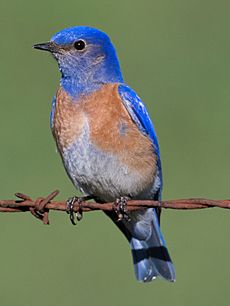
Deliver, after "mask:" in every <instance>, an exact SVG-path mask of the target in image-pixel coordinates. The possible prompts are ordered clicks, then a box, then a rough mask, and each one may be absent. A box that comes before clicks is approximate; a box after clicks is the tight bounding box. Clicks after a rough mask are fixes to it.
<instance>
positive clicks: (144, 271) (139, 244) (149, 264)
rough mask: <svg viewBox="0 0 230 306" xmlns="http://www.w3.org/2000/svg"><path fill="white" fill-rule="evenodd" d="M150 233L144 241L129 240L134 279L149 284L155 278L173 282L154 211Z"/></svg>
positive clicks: (170, 266)
mask: <svg viewBox="0 0 230 306" xmlns="http://www.w3.org/2000/svg"><path fill="white" fill-rule="evenodd" d="M151 231H152V232H151V235H149V236H148V238H147V239H146V240H139V239H137V238H131V239H130V245H131V249H132V255H133V262H134V269H135V274H136V278H137V280H139V281H142V282H150V281H151V280H153V279H155V278H156V277H161V278H164V279H166V280H168V281H171V282H174V281H175V270H174V267H173V264H172V261H171V259H170V256H169V253H168V250H167V248H166V245H165V241H164V238H163V236H162V234H161V230H160V226H159V222H158V218H157V214H156V211H155V209H153V219H152V225H151Z"/></svg>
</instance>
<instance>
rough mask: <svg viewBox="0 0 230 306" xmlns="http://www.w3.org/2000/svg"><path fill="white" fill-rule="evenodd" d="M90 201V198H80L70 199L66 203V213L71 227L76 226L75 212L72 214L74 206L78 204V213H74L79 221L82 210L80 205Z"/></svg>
mask: <svg viewBox="0 0 230 306" xmlns="http://www.w3.org/2000/svg"><path fill="white" fill-rule="evenodd" d="M90 199H92V197H90V196H82V197H76V196H74V197H71V198H69V199H68V200H67V201H66V212H67V214H69V219H70V221H71V223H72V224H73V225H76V222H75V212H74V209H73V208H74V204H75V203H77V204H78V211H77V212H76V217H77V221H81V219H82V218H83V210H82V207H81V204H82V202H83V201H87V200H90Z"/></svg>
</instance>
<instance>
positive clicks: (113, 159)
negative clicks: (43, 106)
mask: <svg viewBox="0 0 230 306" xmlns="http://www.w3.org/2000/svg"><path fill="white" fill-rule="evenodd" d="M34 48H36V49H41V50H45V51H49V52H51V53H52V55H53V56H54V58H55V59H56V60H57V62H58V66H59V70H60V72H61V82H60V87H59V89H58V90H57V93H56V96H55V97H54V98H53V103H52V111H51V120H50V121H51V129H52V132H53V135H54V138H55V140H56V144H57V147H58V150H59V152H60V154H61V157H62V160H63V163H64V166H65V169H66V171H67V173H68V175H69V177H70V179H71V180H72V182H73V184H74V185H75V186H76V187H77V188H79V189H80V190H81V191H82V192H84V193H85V194H86V195H89V196H91V197H92V198H94V199H96V200H97V201H99V202H106V201H115V200H116V199H118V198H121V197H127V198H129V199H139V200H140V199H154V200H159V199H160V198H161V192H162V173H161V161H160V152H159V146H158V141H157V137H156V134H155V130H154V127H153V124H152V122H151V120H150V118H149V115H148V112H147V110H146V108H145V105H144V104H143V102H142V101H141V99H140V98H139V97H138V96H137V94H136V93H135V92H134V91H133V90H132V89H131V88H130V87H129V86H127V85H126V84H125V83H124V81H123V77H122V73H121V70H120V66H119V62H118V58H117V55H116V52H115V49H114V47H113V45H112V43H111V41H110V39H109V37H108V36H107V35H106V34H105V33H103V32H101V31H99V30H97V29H95V28H91V27H84V26H78V27H71V28H67V29H64V30H62V31H60V32H58V33H57V34H55V35H54V36H53V37H52V38H51V40H50V41H49V42H47V43H42V44H36V45H34ZM107 214H108V215H109V217H110V218H111V219H112V220H113V221H114V222H115V223H116V224H117V225H118V227H119V228H120V230H121V231H122V232H123V233H124V235H125V236H126V238H127V239H128V241H129V243H130V246H131V249H132V255H133V262H134V268H135V274H136V277H137V279H138V280H139V281H143V282H149V281H151V280H153V279H155V278H156V277H158V276H159V277H162V278H164V279H166V280H168V281H175V271H174V267H173V264H172V261H171V259H170V256H169V253H168V251H167V248H166V245H165V241H164V238H163V236H162V234H161V230H160V225H159V221H160V220H159V219H160V211H157V210H156V209H152V208H150V209H146V210H140V211H135V212H132V213H130V218H131V220H129V221H128V220H127V219H126V218H124V219H122V220H121V221H119V222H118V221H117V216H116V214H115V212H111V213H107Z"/></svg>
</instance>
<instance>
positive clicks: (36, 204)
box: [0, 190, 230, 224]
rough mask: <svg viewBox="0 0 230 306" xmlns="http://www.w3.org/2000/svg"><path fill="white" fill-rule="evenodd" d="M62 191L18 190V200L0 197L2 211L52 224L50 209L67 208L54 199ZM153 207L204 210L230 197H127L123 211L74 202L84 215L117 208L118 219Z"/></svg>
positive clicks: (225, 203)
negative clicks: (34, 195) (31, 192)
mask: <svg viewBox="0 0 230 306" xmlns="http://www.w3.org/2000/svg"><path fill="white" fill-rule="evenodd" d="M58 193H59V191H58V190H55V191H53V192H52V193H51V194H49V195H48V196H46V197H38V198H37V199H36V200H33V199H32V198H31V197H30V196H28V195H26V194H23V193H16V194H15V195H16V197H17V198H18V199H15V200H0V212H2V213H16V212H31V213H32V215H33V216H35V217H36V218H38V219H40V220H41V221H42V222H43V223H44V224H49V218H48V216H49V211H50V210H56V211H67V205H66V201H53V199H54V198H55V197H56V196H57V195H58ZM151 207H160V208H168V209H179V210H187V209H204V208H210V207H219V208H226V209H229V208H230V200H210V199H203V198H190V199H178V200H165V201H154V200H127V201H126V203H125V209H124V211H123V212H122V211H121V209H120V208H119V206H118V202H117V201H116V202H109V203H102V204H101V203H97V202H87V201H84V200H81V198H80V201H76V202H74V204H73V206H72V211H73V212H75V213H80V214H82V213H83V212H90V211H95V210H102V211H107V212H108V211H115V212H116V213H117V214H118V220H120V219H122V214H128V212H131V211H135V210H140V209H146V208H151Z"/></svg>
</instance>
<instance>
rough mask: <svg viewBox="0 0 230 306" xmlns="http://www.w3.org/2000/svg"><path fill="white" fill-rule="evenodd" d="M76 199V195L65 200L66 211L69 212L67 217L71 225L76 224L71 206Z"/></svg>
mask: <svg viewBox="0 0 230 306" xmlns="http://www.w3.org/2000/svg"><path fill="white" fill-rule="evenodd" d="M77 200H78V198H77V197H72V198H69V199H68V200H67V201H66V212H67V214H69V219H70V221H71V223H72V224H73V225H76V222H75V215H74V210H73V206H74V203H75V202H76V201H77Z"/></svg>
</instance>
